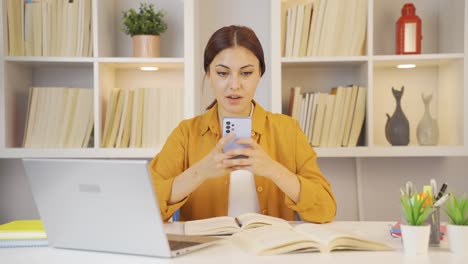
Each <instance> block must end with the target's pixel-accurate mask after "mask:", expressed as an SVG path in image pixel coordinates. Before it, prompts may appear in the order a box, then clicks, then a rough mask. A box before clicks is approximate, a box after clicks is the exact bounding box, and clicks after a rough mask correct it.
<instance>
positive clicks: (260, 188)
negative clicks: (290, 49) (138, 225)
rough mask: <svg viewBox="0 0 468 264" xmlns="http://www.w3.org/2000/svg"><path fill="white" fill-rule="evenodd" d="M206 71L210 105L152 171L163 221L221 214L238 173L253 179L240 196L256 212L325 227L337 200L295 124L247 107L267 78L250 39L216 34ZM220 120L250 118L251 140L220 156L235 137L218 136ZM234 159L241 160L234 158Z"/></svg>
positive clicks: (183, 127)
mask: <svg viewBox="0 0 468 264" xmlns="http://www.w3.org/2000/svg"><path fill="white" fill-rule="evenodd" d="M204 69H205V73H206V78H207V80H208V82H209V84H210V86H211V88H212V89H213V91H214V94H215V98H216V100H215V102H214V103H213V104H212V105H211V106H210V107H209V109H208V111H207V112H205V113H204V114H201V115H199V116H196V117H194V118H192V119H188V120H184V121H182V122H181V123H180V124H179V125H178V126H177V127H176V128H175V129H174V131H173V132H172V133H171V135H170V136H169V138H168V139H167V141H166V143H165V145H164V147H163V148H162V150H161V152H160V153H159V154H157V155H156V157H155V158H154V159H153V160H152V162H151V164H150V170H151V173H152V177H153V184H154V189H155V192H156V195H157V197H158V201H159V206H160V208H161V215H162V217H163V219H164V220H165V221H167V220H168V219H169V218H170V217H171V216H172V215H173V214H174V212H175V211H176V210H178V209H179V208H180V220H195V219H203V218H209V217H215V216H223V215H227V213H228V207H230V206H233V205H235V204H236V201H230V200H229V196H230V195H229V191H230V183H231V182H232V180H233V179H231V177H236V173H231V172H233V171H238V170H244V171H249V172H251V173H252V174H251V176H250V177H251V178H252V180H251V181H246V183H245V184H246V185H249V184H250V185H252V186H245V189H246V190H249V189H250V190H254V192H256V198H257V199H255V198H254V199H253V201H251V202H252V203H254V204H256V208H258V211H257V213H263V214H266V215H271V216H275V217H280V218H283V219H286V220H295V219H296V217H295V212H297V213H298V214H299V216H300V217H301V219H302V220H304V221H309V222H316V223H323V222H329V221H331V220H332V219H333V217H334V216H335V214H336V202H335V198H334V196H333V193H332V191H331V187H330V184H329V183H328V181H327V180H326V179H325V177H324V176H323V175H322V173H321V172H320V169H319V167H318V165H317V160H316V159H317V156H316V153H315V152H314V150H313V149H312V147H311V146H310V145H309V143H308V141H307V138H306V136H305V135H304V133H303V132H302V130H301V128H300V127H299V124H298V122H297V121H296V120H294V119H292V118H290V117H288V116H286V115H281V114H273V113H270V112H267V111H266V110H265V109H263V108H262V107H261V106H260V105H259V104H258V103H256V102H255V101H254V100H253V97H254V95H255V90H256V89H257V85H258V82H259V81H260V78H261V77H262V75H263V74H264V72H265V61H264V56H263V49H262V46H261V44H260V42H259V40H258V38H257V36H256V35H255V33H254V32H253V31H252V30H251V29H249V28H247V27H243V26H228V27H223V28H221V29H219V30H217V31H216V32H215V33H214V34H213V35H212V36H211V38H210V39H209V41H208V43H207V45H206V48H205V53H204ZM225 116H251V118H252V137H251V138H249V139H240V140H238V141H237V143H240V144H246V145H248V147H247V148H240V149H233V150H229V151H226V152H223V146H224V144H225V143H226V142H228V141H229V140H231V139H232V137H233V136H232V135H231V134H229V135H228V136H226V137H224V138H223V137H222V131H221V129H220V124H222V120H223V117H225ZM238 155H244V156H245V158H239V159H232V157H234V156H238ZM251 187H252V188H251ZM231 191H232V189H231ZM231 197H232V196H231Z"/></svg>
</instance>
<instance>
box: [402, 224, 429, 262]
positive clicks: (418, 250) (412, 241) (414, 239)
mask: <svg viewBox="0 0 468 264" xmlns="http://www.w3.org/2000/svg"><path fill="white" fill-rule="evenodd" d="M430 233H431V226H430V225H423V226H411V225H401V238H402V239H403V250H404V252H405V254H407V255H426V254H427V249H428V248H429V235H430Z"/></svg>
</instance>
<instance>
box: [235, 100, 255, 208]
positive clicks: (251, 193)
mask: <svg viewBox="0 0 468 264" xmlns="http://www.w3.org/2000/svg"><path fill="white" fill-rule="evenodd" d="M253 110H254V104H252V107H251V108H250V117H252V114H253ZM259 212H260V207H259V205H258V198H257V192H256V189H255V180H254V175H253V174H252V173H251V172H250V171H247V170H236V171H233V172H231V177H230V185H229V207H228V215H229V216H234V217H235V216H238V215H240V214H243V213H259Z"/></svg>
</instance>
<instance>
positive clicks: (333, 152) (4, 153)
mask: <svg viewBox="0 0 468 264" xmlns="http://www.w3.org/2000/svg"><path fill="white" fill-rule="evenodd" d="M159 151H160V148H145V149H142V148H85V149H23V148H6V149H3V150H1V151H0V158H142V159H151V158H153V157H154V156H155V155H156V154H157V153H158V152H159ZM315 151H316V153H317V156H318V157H319V158H352V157H357V158H359V157H362V158H369V157H396V156H398V157H448V156H453V157H457V156H466V155H468V151H467V150H466V149H465V148H463V147H448V146H430V147H356V148H315Z"/></svg>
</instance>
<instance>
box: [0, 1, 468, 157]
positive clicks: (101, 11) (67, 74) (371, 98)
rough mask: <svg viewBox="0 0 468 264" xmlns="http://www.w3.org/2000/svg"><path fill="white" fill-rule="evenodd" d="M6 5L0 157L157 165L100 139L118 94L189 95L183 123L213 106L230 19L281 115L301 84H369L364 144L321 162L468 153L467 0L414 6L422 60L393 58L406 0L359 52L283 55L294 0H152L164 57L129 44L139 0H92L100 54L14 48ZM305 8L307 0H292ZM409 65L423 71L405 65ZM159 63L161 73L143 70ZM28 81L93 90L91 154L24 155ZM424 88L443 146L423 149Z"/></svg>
mask: <svg viewBox="0 0 468 264" xmlns="http://www.w3.org/2000/svg"><path fill="white" fill-rule="evenodd" d="M6 1H7V0H3V1H2V5H1V6H0V11H1V13H2V18H3V19H2V21H1V22H0V23H2V26H1V27H0V36H2V41H0V55H1V57H0V80H2V81H1V82H0V99H1V100H2V103H1V104H0V157H2V158H22V157H79V158H87V157H89V158H92V157H105V158H110V157H116V158H118V157H128V158H151V157H153V156H154V154H155V153H157V152H158V151H159V149H160V148H161V145H159V146H157V147H154V148H153V147H152V148H129V149H125V148H102V147H100V145H101V142H100V141H101V134H102V131H103V125H104V116H105V111H106V106H107V100H108V96H109V93H110V91H109V89H111V88H109V87H113V86H115V87H117V86H118V87H119V88H121V89H133V88H136V87H145V86H151V87H155V88H164V89H180V94H181V95H182V96H181V98H179V99H180V101H178V104H179V105H180V108H181V109H179V110H180V112H181V114H180V116H179V117H176V118H177V119H178V120H182V119H183V118H190V117H193V116H194V115H197V114H199V113H201V112H202V111H203V108H204V106H205V105H207V104H208V103H209V102H210V101H211V98H212V95H211V94H210V90H209V89H210V88H209V87H206V83H205V82H204V81H203V67H202V64H203V63H202V61H203V49H204V46H205V44H206V42H207V40H208V37H209V36H210V34H211V33H212V32H213V31H214V30H215V29H217V28H219V27H221V26H223V25H229V24H242V25H246V26H249V27H251V28H253V29H254V30H255V31H256V32H257V34H258V36H259V39H260V41H261V42H262V44H263V48H264V52H265V58H266V65H267V70H266V74H265V75H264V76H263V78H262V80H261V82H260V85H259V87H258V89H257V94H256V97H255V98H256V100H257V101H258V102H259V103H260V104H262V105H263V106H264V107H265V108H266V109H268V110H270V111H272V112H278V113H280V112H282V113H286V111H287V109H288V106H289V105H288V104H289V92H290V90H289V89H290V87H291V86H302V87H303V89H304V90H303V91H306V92H327V93H328V92H329V91H330V89H331V88H332V87H336V86H339V85H348V84H358V85H362V86H365V87H367V94H366V97H367V99H366V101H367V102H366V120H365V123H364V127H363V133H364V134H363V135H364V141H363V144H361V145H359V146H358V147H352V148H346V147H336V148H335V147H333V148H329V147H318V148H316V151H317V152H318V155H319V156H321V157H381V156H386V157H398V156H461V155H466V154H468V145H467V144H468V143H467V142H468V128H467V124H468V119H467V118H468V117H467V115H466V114H464V113H465V112H466V110H467V109H466V106H465V102H468V92H467V84H466V80H465V79H464V76H465V75H466V74H467V68H468V67H467V60H466V58H465V57H466V54H465V53H466V50H467V45H468V44H467V43H468V41H467V36H468V33H467V30H468V29H467V26H466V23H467V14H468V11H467V10H468V5H467V3H466V2H467V1H466V0H450V1H439V0H414V1H412V2H413V3H414V5H415V6H416V12H417V14H418V15H419V16H420V17H421V19H422V23H423V40H422V54H420V55H393V54H394V45H395V44H394V43H395V33H394V32H395V29H394V27H395V21H396V20H397V19H398V17H399V15H400V9H401V7H402V6H403V4H404V3H405V2H406V1H403V0H397V1H387V0H368V1H367V28H366V30H367V38H366V43H365V44H366V45H365V47H366V49H365V52H364V54H362V55H359V56H323V57H317V56H314V57H283V56H282V54H281V38H282V32H281V31H280V30H278V29H280V28H281V13H282V2H284V1H285V0H273V1H271V0H257V1H250V0H239V1H227V0H223V1H220V0H185V1H183V0H175V1H174V0H145V1H144V2H147V3H153V4H155V6H156V8H158V9H159V8H162V9H164V10H166V11H167V16H166V19H167V22H168V24H169V29H168V31H167V32H166V33H164V34H163V35H162V42H161V57H160V58H134V57H132V55H131V48H132V44H131V38H130V37H128V36H126V35H125V34H124V33H123V32H121V31H120V21H121V19H120V18H121V12H122V11H123V10H126V9H128V8H129V7H134V8H136V7H138V3H139V2H138V1H128V0H99V1H98V0H92V21H93V24H92V34H93V43H92V45H93V50H94V52H93V56H91V57H35V56H9V55H8V54H7V53H6V43H7V39H6V36H7V33H6V32H7V27H6V18H5V17H6V16H5V12H6V10H4V7H5V3H6ZM286 1H288V2H295V1H296V2H304V1H302V0H286ZM400 63H414V64H416V65H417V67H416V68H415V69H410V70H400V69H396V68H395V66H396V65H397V64H400ZM150 65H151V66H156V67H158V68H160V70H159V71H157V72H154V73H143V72H140V71H139V67H141V66H150ZM403 85H404V86H405V87H406V88H405V94H404V95H403V99H402V104H403V111H404V112H405V114H406V115H407V117H408V119H409V121H410V144H409V146H405V147H394V146H390V144H389V143H388V142H387V140H386V139H385V135H384V127H385V122H386V116H385V113H389V114H392V113H393V111H394V108H395V100H394V98H393V96H392V95H391V87H392V86H393V87H395V88H398V89H399V88H400V87H401V86H403ZM30 86H74V87H88V88H90V89H93V91H94V138H93V142H92V144H91V146H90V147H88V148H84V149H31V148H22V147H21V146H22V139H23V135H24V125H25V119H26V114H27V102H28V91H29V87H30ZM422 92H425V93H427V92H432V93H433V94H434V97H433V100H432V102H431V114H432V115H433V116H434V117H436V118H437V120H438V122H439V143H438V145H437V146H429V147H428V146H419V145H418V144H417V140H416V133H415V131H416V126H417V123H418V121H419V119H420V117H421V116H422V113H423V111H424V107H423V103H422V100H421V93H422Z"/></svg>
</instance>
